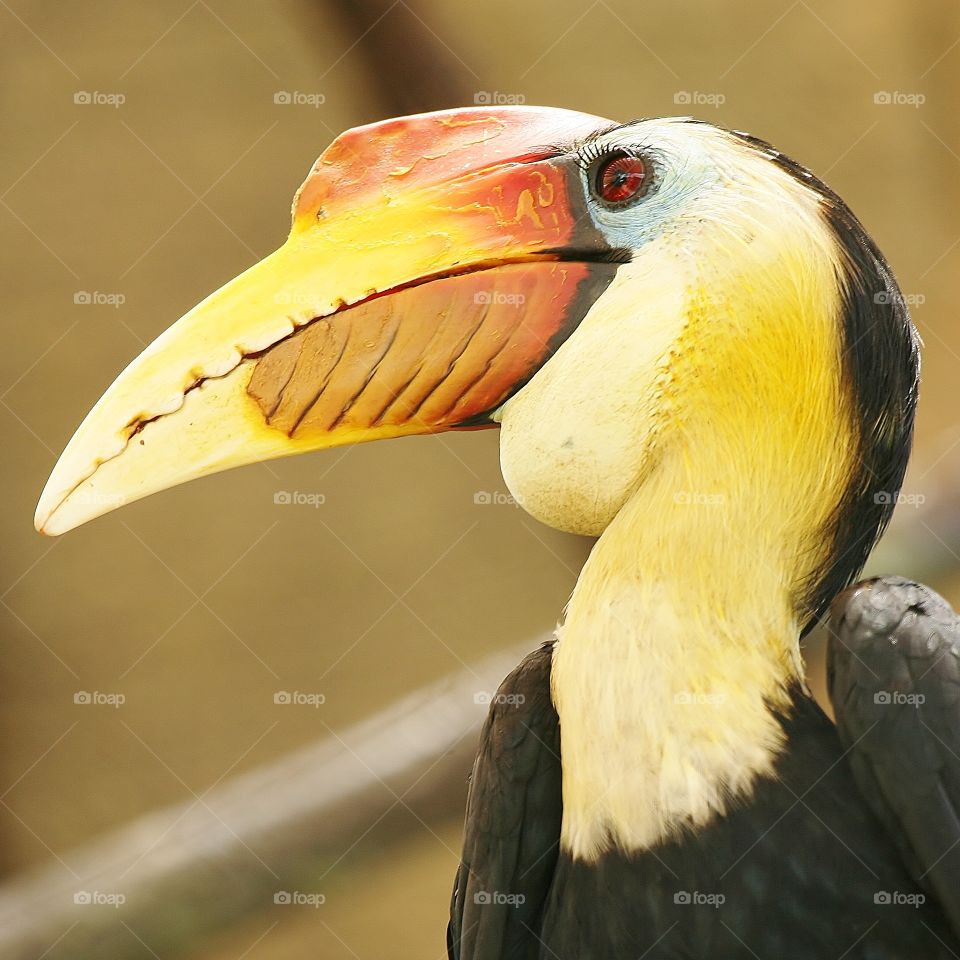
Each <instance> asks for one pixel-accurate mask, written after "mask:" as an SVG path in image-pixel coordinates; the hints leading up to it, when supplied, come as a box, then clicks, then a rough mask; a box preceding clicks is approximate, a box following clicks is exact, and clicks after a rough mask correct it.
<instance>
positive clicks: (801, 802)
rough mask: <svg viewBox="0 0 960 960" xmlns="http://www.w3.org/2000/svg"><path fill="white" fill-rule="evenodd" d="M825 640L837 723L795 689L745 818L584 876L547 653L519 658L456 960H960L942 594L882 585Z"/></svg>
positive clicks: (472, 823)
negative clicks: (772, 767) (567, 847)
mask: <svg viewBox="0 0 960 960" xmlns="http://www.w3.org/2000/svg"><path fill="white" fill-rule="evenodd" d="M833 625H834V631H835V639H834V640H833V644H832V650H831V693H832V696H833V698H834V702H835V705H836V709H837V714H838V727H834V726H833V724H832V723H831V722H830V721H829V720H828V719H827V717H826V716H825V715H824V714H823V712H822V711H821V710H820V708H819V707H818V706H817V705H816V703H815V702H814V701H813V700H812V699H810V697H808V696H807V695H806V694H805V693H803V692H802V691H801V690H795V691H794V692H793V697H792V709H791V711H790V713H789V715H787V716H784V717H782V718H781V722H782V726H783V730H784V733H785V735H786V747H785V749H784V751H783V753H782V754H781V756H780V758H779V761H778V764H777V769H776V776H775V777H773V778H763V779H761V780H759V782H758V783H757V784H756V787H755V789H754V791H753V794H752V796H751V798H750V800H749V801H748V802H746V803H742V804H739V805H737V806H736V807H734V808H733V809H731V810H730V811H729V812H728V814H727V815H726V816H723V817H721V818H718V819H717V820H715V821H714V822H712V823H711V824H710V825H709V826H708V827H707V828H706V829H703V830H700V831H698V832H695V833H694V832H690V833H688V834H686V835H684V836H682V837H680V838H679V839H677V840H675V841H673V842H671V843H665V844H661V845H659V846H657V847H655V848H654V849H651V850H648V851H644V852H642V853H639V854H635V855H632V856H626V855H624V854H622V853H619V852H616V851H613V852H609V853H607V854H606V855H604V856H603V857H602V858H601V859H600V860H599V862H598V863H596V864H585V863H582V862H572V861H571V859H570V858H569V856H567V855H566V854H564V853H560V854H559V856H558V842H559V833H560V801H561V797H560V760H559V749H558V747H559V739H560V731H559V725H558V721H557V715H556V713H555V711H554V710H553V708H552V705H551V703H550V694H549V690H550V687H549V667H550V655H551V650H552V645H550V644H546V645H544V646H543V647H541V648H540V650H538V651H537V652H535V653H533V654H531V655H530V656H529V657H528V658H527V659H526V660H525V661H524V662H523V663H522V664H521V665H520V666H519V667H518V668H517V669H516V670H515V671H514V673H512V674H511V675H510V676H509V677H508V678H507V679H506V680H505V681H504V683H503V685H502V686H501V688H500V691H499V694H498V698H497V702H495V703H494V705H493V707H492V708H491V711H490V715H489V717H488V719H487V724H486V726H485V728H484V731H483V735H482V742H481V748H480V753H479V756H478V759H477V762H476V766H475V767H474V774H473V782H472V784H471V790H470V800H469V807H468V811H467V833H466V838H465V842H464V854H463V864H462V865H461V867H460V870H459V873H458V875H457V881H456V885H455V888H454V895H453V902H452V910H451V921H450V927H449V932H448V948H449V955H450V957H451V958H455V960H494V958H497V960H499V958H503V957H511V958H513V957H515V958H544V960H545V958H551V957H552V958H556V957H560V958H563V960H565V958H567V957H575V958H577V960H591V958H613V957H617V958H621V957H623V958H626V957H633V958H636V957H656V958H678V960H679V958H704V960H706V958H710V960H713V958H723V960H734V958H740V957H742V958H745V960H747V958H758V957H759V958H762V960H768V958H769V960H792V958H796V960H801V958H802V960H815V958H823V960H836V958H837V957H840V956H842V957H843V958H844V960H884V958H889V960H894V958H897V960H902V958H907V957H924V958H947V957H955V956H956V955H957V954H958V953H960V939H958V936H957V933H956V932H954V931H951V928H950V923H949V921H948V916H949V917H952V918H953V922H954V928H955V930H956V929H957V926H956V922H957V907H958V903H960V896H958V895H960V883H958V877H960V873H958V870H960V827H958V823H957V816H956V811H957V810H958V809H960V805H958V802H957V801H958V800H960V737H958V734H957V731H958V730H960V724H958V722H957V721H958V719H960V718H958V716H957V712H958V710H960V622H958V620H957V617H956V616H955V615H954V614H953V612H952V611H951V610H950V609H949V607H947V605H946V604H945V603H944V602H943V601H942V600H941V599H940V598H939V597H937V596H936V595H935V594H933V593H931V592H930V591H928V590H926V589H925V588H923V587H919V586H917V585H916V584H912V583H909V582H908V581H905V580H900V579H897V578H890V579H886V580H877V581H870V582H868V583H866V584H862V585H859V586H857V587H856V588H853V589H851V590H850V591H848V592H847V593H846V594H844V595H843V597H842V598H841V599H840V600H839V601H838V602H837V603H836V604H835V605H834V610H833ZM880 694H882V696H881V695H880ZM887 694H889V695H890V696H889V697H887ZM918 694H919V695H921V696H922V697H923V698H924V701H923V703H922V704H921V705H919V706H918V705H917V703H916V699H915V698H916V696H917V695H918ZM910 698H913V699H910ZM520 898H522V901H521V902H519V904H518V900H520ZM697 901H700V902H697ZM515 904H516V905H515Z"/></svg>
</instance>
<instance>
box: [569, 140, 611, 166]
mask: <svg viewBox="0 0 960 960" xmlns="http://www.w3.org/2000/svg"><path fill="white" fill-rule="evenodd" d="M609 152H610V148H609V147H605V146H604V145H603V144H601V143H600V142H599V141H598V140H587V141H586V142H585V143H583V144H581V146H580V148H579V149H578V150H577V164H578V166H579V167H580V169H581V170H582V171H583V172H584V173H586V172H587V171H588V170H589V169H590V167H591V166H592V165H593V164H594V163H595V162H596V161H597V160H599V159H600V158H601V157H603V156H605V155H606V154H608V153H609Z"/></svg>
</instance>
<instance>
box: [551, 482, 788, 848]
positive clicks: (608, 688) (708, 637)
mask: <svg viewBox="0 0 960 960" xmlns="http://www.w3.org/2000/svg"><path fill="white" fill-rule="evenodd" d="M670 473H671V471H661V472H660V474H659V476H658V477H657V478H655V479H653V480H652V481H651V482H649V483H647V484H645V485H644V487H642V488H641V489H640V490H638V491H637V492H636V493H634V494H633V496H632V497H631V498H630V499H629V500H628V502H627V503H626V504H625V506H624V507H623V508H622V509H621V511H620V512H619V513H618V515H617V517H616V518H615V519H614V521H613V523H612V524H611V525H610V526H609V527H608V528H607V530H606V531H605V532H604V533H603V535H602V536H601V537H600V539H599V541H598V542H597V544H596V546H595V547H594V550H593V552H592V553H591V555H590V557H589V559H588V561H587V563H586V565H585V567H584V569H583V572H582V573H581V576H580V578H579V581H578V583H577V586H576V589H575V591H574V593H573V596H572V597H571V600H570V603H569V606H568V609H567V614H566V618H565V621H564V623H563V624H562V626H560V627H559V628H558V637H559V643H558V645H557V647H556V648H555V652H554V660H553V671H552V681H551V682H552V688H553V691H552V692H553V699H554V703H555V705H556V708H557V711H558V714H559V717H560V728H561V739H562V752H563V758H562V759H563V798H564V814H563V816H564V819H563V841H562V845H563V849H564V850H565V851H567V852H569V853H572V854H573V855H575V856H578V857H580V858H583V859H587V860H593V859H596V857H597V856H599V854H600V853H602V852H603V851H604V850H605V849H607V848H609V847H610V846H616V847H618V848H620V849H622V850H627V851H634V850H640V849H645V848H649V847H651V846H653V845H655V844H656V843H658V842H660V841H662V840H665V839H668V838H670V837H672V836H676V835H677V834H678V833H679V832H680V831H681V830H683V829H684V828H686V827H698V826H702V825H704V824H706V823H707V822H709V821H710V820H711V819H712V818H713V817H715V816H716V815H718V814H721V813H722V812H723V811H724V809H725V807H726V806H727V805H728V804H729V803H730V802H731V801H732V800H734V799H736V798H740V797H743V796H744V795H747V794H749V792H750V791H751V788H752V786H753V784H754V782H755V780H756V778H758V777H761V776H764V775H769V774H770V773H771V772H772V770H773V767H774V763H775V760H776V758H777V756H778V753H779V751H780V749H781V747H782V745H783V733H782V728H781V725H780V723H779V721H778V718H777V711H778V709H783V708H785V707H786V706H787V703H788V687H789V685H790V684H791V683H792V682H794V681H796V680H798V679H799V678H800V677H801V665H800V658H799V647H798V635H799V628H798V621H797V616H796V614H795V612H794V610H793V606H792V603H791V598H790V596H789V592H788V589H787V587H786V586H785V585H786V584H788V583H789V582H790V572H788V571H786V570H785V569H784V562H783V560H784V551H783V550H781V549H772V544H771V543H770V542H769V541H768V542H766V543H765V542H764V538H761V537H756V536H754V534H755V532H756V530H755V527H756V524H755V523H754V522H752V520H751V517H750V516H749V515H748V514H749V511H747V510H746V505H745V504H742V505H741V507H742V509H738V504H736V503H731V502H730V500H729V499H728V498H729V494H725V493H724V492H723V491H724V490H728V489H729V486H724V485H723V484H722V483H721V482H720V478H719V477H715V478H714V482H711V481H707V480H706V479H705V478H704V481H703V482H702V483H701V484H699V485H697V486H696V487H692V486H691V485H689V484H687V485H686V486H683V485H678V482H677V478H676V476H672V477H671V476H670Z"/></svg>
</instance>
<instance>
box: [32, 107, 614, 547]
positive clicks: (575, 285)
mask: <svg viewBox="0 0 960 960" xmlns="http://www.w3.org/2000/svg"><path fill="white" fill-rule="evenodd" d="M607 122H608V121H604V120H602V119H600V118H597V117H591V116H587V115H584V114H578V113H571V112H569V111H565V110H553V109H543V108H532V107H531V108H528V107H515V108H499V109H493V110H481V109H469V110H453V111H443V112H441V113H435V114H423V115H419V116H414V117H404V118H400V119H397V120H389V121H385V122H383V123H378V124H374V125H371V126H368V127H360V128H356V129H354V130H350V131H348V132H347V133H345V134H343V135H342V136H340V137H339V138H338V139H337V140H335V141H334V142H333V144H332V145H331V146H330V147H329V148H328V149H327V150H326V151H325V152H324V153H323V154H322V155H321V157H320V158H319V160H317V162H316V164H315V165H314V167H313V169H312V170H311V172H310V174H309V176H308V177H307V179H306V181H305V182H304V184H303V186H302V187H301V188H300V190H299V192H298V194H297V196H296V199H295V201H294V209H293V226H292V229H291V232H290V236H289V238H288V239H287V241H286V242H285V243H284V244H283V246H282V247H280V249H279V250H277V251H276V252H274V253H272V254H270V256H268V257H266V258H265V259H264V260H262V261H261V262H260V263H258V264H256V265H255V266H253V267H251V268H250V269H249V270H247V271H246V272H245V273H242V274H241V275H240V276H239V277H237V278H236V279H234V280H231V281H230V282H229V283H227V284H226V285H225V286H223V287H221V288H220V289H219V290H217V291H216V292H215V293H213V294H211V295H210V296H209V297H207V298H206V299H205V300H203V301H202V302H201V303H199V304H198V305H197V306H195V307H194V308H193V309H192V310H190V312H189V313H187V314H186V315H185V316H184V317H182V318H181V319H180V320H179V321H177V323H175V324H174V325H173V326H172V327H170V328H169V329H168V330H167V331H166V332H165V333H164V334H162V335H161V336H160V337H158V338H157V339H156V340H155V341H154V342H153V343H152V344H151V345H150V346H149V347H147V349H146V350H144V352H143V353H142V354H141V355H140V356H139V357H137V359H135V360H134V361H133V362H132V363H131V364H130V365H129V366H128V367H127V368H126V370H124V371H123V373H121V374H120V376H119V377H118V378H117V379H116V381H115V382H114V383H113V385H112V386H111V387H110V388H109V390H107V392H106V393H105V394H104V396H103V397H102V398H101V399H100V401H99V402H98V403H97V404H96V406H95V407H94V408H93V410H91V411H90V413H89V414H88V415H87V417H86V419H85V420H84V421H83V423H82V424H81V426H80V428H79V429H78V430H77V432H76V434H75V435H74V437H73V439H72V440H71V441H70V443H69V444H68V446H67V448H66V450H65V451H64V453H63V455H62V456H61V457H60V460H59V462H58V463H57V465H56V467H55V468H54V471H53V473H52V475H51V476H50V479H49V480H48V482H47V485H46V488H45V489H44V491H43V494H42V496H41V498H40V503H39V505H38V507H37V514H36V521H35V522H36V526H37V529H38V530H40V531H41V532H43V533H47V534H51V535H56V534H60V533H64V532H65V531H67V530H70V529H72V528H73V527H76V526H78V525H79V524H81V523H84V522H85V521H87V520H90V519H92V518H94V517H96V516H99V515H101V514H103V513H106V512H108V511H110V510H112V509H115V508H116V507H118V506H121V505H122V504H125V503H129V502H130V501H133V500H137V499H139V498H141V497H145V496H147V495H148V494H151V493H154V492H156V491H158V490H162V489H165V488H167V487H171V486H174V485H175V484H179V483H183V482H185V481H187V480H191V479H193V478H196V477H201V476H205V475H206V474H210V473H214V472H216V471H219V470H225V469H227V468H229V467H235V466H239V465H241V464H245V463H251V462H254V461H259V460H267V459H270V458H274V457H281V456H288V455H291V454H295V453H302V452H304V451H308V450H317V449H321V448H325V447H333V446H340V445H344V444H353V443H360V442H363V441H367V440H377V439H381V438H386V437H399V436H407V435H411V434H423V433H432V432H439V431H442V430H449V429H456V428H466V427H471V426H482V425H488V424H489V423H490V421H489V419H488V416H489V414H490V413H491V412H493V411H495V410H496V409H497V407H498V406H499V405H500V404H502V403H503V402H504V400H506V399H507V398H508V397H509V396H511V395H512V393H513V392H515V391H516V390H517V389H518V388H519V387H520V386H522V384H523V383H525V382H526V381H527V380H528V379H529V378H530V377H531V376H533V374H534V373H535V372H536V370H537V369H538V368H539V367H540V366H541V365H542V364H543V363H544V362H545V361H546V360H547V359H548V358H549V356H550V355H551V354H552V352H553V351H554V350H555V349H556V348H557V347H558V346H559V344H560V343H561V342H562V341H563V340H564V339H565V337H566V336H567V335H568V334H569V332H570V331H571V330H572V329H574V328H575V327H576V324H577V323H578V322H579V320H580V319H581V317H582V315H583V313H584V312H585V310H586V309H587V307H588V306H589V303H590V302H592V300H593V299H594V297H595V295H596V289H595V288H596V285H597V284H602V285H604V286H605V285H606V283H608V282H609V280H610V278H611V276H612V271H613V269H615V268H614V267H613V266H611V264H609V263H602V262H593V261H592V260H591V257H593V258H595V259H597V260H599V259H600V258H601V255H602V253H603V249H604V248H603V244H602V241H601V239H600V238H599V235H598V234H597V233H596V231H594V230H593V228H592V227H591V226H590V225H589V224H590V220H589V217H588V216H587V215H586V210H585V207H584V202H585V201H584V200H583V196H582V188H581V187H580V183H579V179H578V175H577V171H576V167H575V164H574V163H573V162H572V161H571V160H570V159H569V157H566V158H565V157H564V156H563V150H562V149H560V148H557V147H539V146H536V145H538V144H561V145H563V144H571V143H573V142H574V141H576V140H578V139H580V138H582V137H583V136H585V135H586V134H589V133H591V132H592V131H594V130H596V129H597V128H598V127H600V126H602V125H606V123H607Z"/></svg>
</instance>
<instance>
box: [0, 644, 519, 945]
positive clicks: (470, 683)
mask: <svg viewBox="0 0 960 960" xmlns="http://www.w3.org/2000/svg"><path fill="white" fill-rule="evenodd" d="M534 646H535V642H531V643H529V644H526V645H525V646H524V648H523V649H522V650H517V651H515V652H512V653H500V654H497V655H495V656H493V657H490V658H488V659H486V660H483V661H482V662H480V663H478V664H476V665H475V666H474V667H472V668H468V669H465V670H463V671H461V672H460V673H457V674H455V675H453V676H452V677H450V678H448V679H446V680H443V681H441V682H439V683H437V684H434V685H432V686H430V687H427V688H424V689H422V690H420V691H418V692H417V693H415V694H413V695H411V696H409V697H407V698H405V699H403V700H401V701H399V702H397V703H395V704H393V705H392V706H390V707H388V708H387V709H385V710H383V711H382V712H380V713H378V714H376V715H375V716H374V717H372V718H370V719H367V720H364V721H362V722H361V723H358V724H356V725H355V726H353V727H351V728H349V729H348V730H346V731H344V732H343V733H342V734H338V733H334V734H333V735H332V736H330V737H328V738H326V739H324V740H322V741H320V742H318V743H316V744H313V745H310V746H308V747H306V748H304V749H302V750H299V751H297V752H295V753H293V754H291V755H289V756H287V757H284V758H283V759H281V760H279V761H277V762H275V763H270V764H267V765H266V766H263V767H260V768H258V769H256V770H253V771H252V772H250V773H248V774H245V775H242V776H239V777H236V778H235V779H233V780H231V781H229V782H228V783H226V784H225V785H223V786H220V787H217V788H216V789H214V790H211V791H210V792H209V793H207V794H204V795H202V796H201V797H200V798H199V799H198V800H196V801H193V802H190V803H186V804H183V805H180V806H176V807H172V808H167V809H164V810H161V811H157V812H154V813H151V814H149V815H147V816H145V817H142V818H140V819H139V820H136V821H134V822H133V823H131V824H129V825H127V826H125V827H123V828H121V829H119V830H117V831H116V832H114V833H112V834H109V835H107V836H104V837H102V838H100V839H99V840H97V841H94V842H92V843H91V844H89V845H87V846H85V847H83V848H81V849H78V850H74V851H71V852H68V853H66V854H64V856H63V857H62V858H60V857H58V858H57V859H58V861H59V862H58V863H53V864H51V865H49V866H46V867H44V868H42V869H39V870H37V871H35V872H33V873H31V874H29V875H26V876H24V877H22V878H19V879H17V880H14V881H12V882H9V883H7V884H5V885H3V886H2V887H0V956H2V957H3V958H4V960H37V957H40V956H43V957H44V960H73V958H76V960H81V958H83V960H89V958H90V957H93V956H101V957H110V958H111V960H128V958H131V960H132V958H137V960H140V958H142V957H143V955H144V950H143V944H146V945H147V946H148V948H149V949H150V951H151V952H154V955H157V954H161V955H167V954H168V953H170V952H176V951H178V950H183V949H185V948H187V947H189V946H195V945H196V942H197V940H198V939H199V938H200V937H202V936H204V935H206V934H209V933H212V932H214V931H215V930H218V929H221V928H223V927H225V926H228V925H229V924H231V923H232V922H235V921H237V920H238V919H240V918H241V917H244V916H246V915H249V914H250V913H251V912H254V911H256V910H260V909H264V908H268V907H270V906H272V904H273V903H274V895H275V894H276V893H278V892H279V891H284V890H291V889H298V887H297V883H298V882H299V883H310V879H311V877H313V878H314V882H316V880H315V878H316V876H318V875H319V874H320V873H322V872H323V870H324V869H326V870H328V871H330V870H333V868H334V866H335V865H336V863H337V862H339V860H340V858H342V857H343V855H344V851H345V850H347V849H348V848H349V847H350V844H351V843H352V842H353V840H354V838H359V837H360V836H361V835H364V836H367V838H368V839H369V840H371V841H373V842H376V841H378V840H379V841H380V842H382V841H384V840H386V839H387V838H388V837H389V836H390V835H391V834H393V835H395V834H396V833H397V830H398V826H397V823H396V821H395V820H393V821H391V820H390V818H389V817H386V814H387V813H388V812H389V811H390V810H391V809H392V808H394V807H397V806H398V798H400V800H399V804H400V805H402V806H403V807H407V808H410V809H412V810H413V811H414V813H415V814H416V815H417V816H418V817H420V818H422V819H436V818H437V817H439V816H443V815H450V816H454V815H459V814H460V813H462V810H463V806H464V802H465V796H466V781H467V775H468V773H469V771H470V768H471V766H472V763H473V756H474V752H475V750H476V741H477V735H478V733H479V729H480V724H481V723H482V720H483V717H484V715H485V713H486V706H485V705H484V702H482V701H483V698H482V697H480V698H478V697H477V694H478V692H481V691H485V692H490V693H492V692H493V691H495V690H496V688H497V686H498V685H499V683H500V681H501V680H502V678H503V677H504V676H505V675H506V674H507V673H508V672H509V671H510V670H511V669H512V668H513V667H514V666H515V665H516V663H517V662H518V661H519V659H520V657H521V656H522V655H523V654H524V653H526V652H528V651H529V650H531V649H533V648H534ZM478 700H479V701H480V702H478ZM371 824H373V825H374V826H373V827H372V828H371ZM452 882H453V868H451V883H452ZM300 889H303V888H302V887H301V888H300ZM118 895H119V897H122V898H123V902H122V903H121V904H120V905H119V906H118V907H116V908H114V906H113V905H112V903H111V900H110V899H108V898H113V901H116V900H117V899H118ZM105 898H107V899H105ZM84 900H89V901H91V902H86V903H85V902H83V901H84ZM131 934H134V935H131ZM61 937H62V939H60V938H61ZM137 938H139V940H140V941H141V943H138V942H137ZM51 944H56V945H55V946H54V947H53V948H51Z"/></svg>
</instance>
